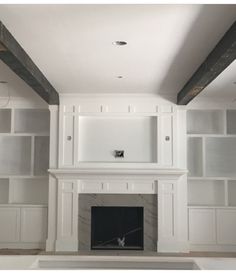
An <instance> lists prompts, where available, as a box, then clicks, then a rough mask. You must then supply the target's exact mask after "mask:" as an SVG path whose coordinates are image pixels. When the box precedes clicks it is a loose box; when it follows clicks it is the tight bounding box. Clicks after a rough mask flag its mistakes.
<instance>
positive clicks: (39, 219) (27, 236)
mask: <svg viewBox="0 0 236 273" xmlns="http://www.w3.org/2000/svg"><path fill="white" fill-rule="evenodd" d="M46 237H47V208H22V209H21V242H30V243H39V242H45V241H46Z"/></svg>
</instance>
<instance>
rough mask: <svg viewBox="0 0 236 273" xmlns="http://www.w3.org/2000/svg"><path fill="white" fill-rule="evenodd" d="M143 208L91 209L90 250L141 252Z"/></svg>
mask: <svg viewBox="0 0 236 273" xmlns="http://www.w3.org/2000/svg"><path fill="white" fill-rule="evenodd" d="M143 227H144V224H143V207H102V206H101V207H91V249H110V250H112V249H114V250H115V249H120V250H128V249H130V250H143V234H144V228H143Z"/></svg>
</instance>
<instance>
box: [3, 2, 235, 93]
mask: <svg viewBox="0 0 236 273" xmlns="http://www.w3.org/2000/svg"><path fill="white" fill-rule="evenodd" d="M235 18H236V5H1V6H0V19H1V21H2V22H3V23H4V24H5V26H6V27H7V28H8V29H9V31H10V32H11V33H12V34H13V35H14V37H15V38H16V39H17V41H18V42H19V43H20V44H21V45H22V47H23V48H24V49H25V51H26V52H27V53H28V54H29V55H30V57H31V58H32V59H33V61H34V62H35V64H36V65H37V66H38V67H39V68H40V70H41V71H42V72H43V73H44V74H45V76H46V77H47V79H48V80H49V81H50V82H51V84H52V85H53V86H54V87H55V88H56V90H57V91H58V92H60V93H148V94H149V93H151V94H162V95H169V94H171V95H176V94H177V93H178V92H179V91H180V89H181V88H182V87H183V85H184V84H185V83H186V81H187V80H188V79H189V78H190V76H191V75H192V74H193V72H194V71H195V70H196V69H197V67H198V66H199V65H200V64H201V62H202V61H203V60H204V59H205V57H206V56H207V55H208V54H209V52H210V51H211V50H212V49H213V48H214V46H215V45H216V43H217V42H218V41H219V39H220V38H221V37H222V36H223V34H224V33H225V32H226V30H227V29H228V28H229V27H230V26H231V24H232V23H233V22H234V20H235ZM116 40H124V41H127V43H128V44H127V46H123V47H117V46H114V45H113V44H112V42H113V41H116ZM234 69H235V68H234ZM4 71H5V72H4ZM119 75H122V76H123V78H122V79H118V78H117V76H119ZM4 77H7V76H6V69H5V70H4V65H3V64H1V65H0V80H4ZM11 77H13V76H12V75H11ZM235 80H236V79H235ZM218 86H220V84H218V85H215V87H217V88H218ZM234 86H235V85H234ZM18 89H19V90H15V91H13V92H15V94H14V95H16V96H17V95H19V94H20V93H21V91H20V89H21V88H18ZM23 89H24V88H23ZM23 89H22V90H23ZM221 89H222V86H221ZM22 92H23V93H24V95H26V94H28V93H29V92H28V91H27V90H26V91H22Z"/></svg>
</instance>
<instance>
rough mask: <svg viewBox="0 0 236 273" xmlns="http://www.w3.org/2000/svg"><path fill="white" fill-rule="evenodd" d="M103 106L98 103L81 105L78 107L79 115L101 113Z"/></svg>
mask: <svg viewBox="0 0 236 273" xmlns="http://www.w3.org/2000/svg"><path fill="white" fill-rule="evenodd" d="M102 111H103V105H102V104H99V103H96V102H94V103H93V102H87V103H81V104H80V105H79V107H78V112H79V113H81V114H82V113H101V112H102Z"/></svg>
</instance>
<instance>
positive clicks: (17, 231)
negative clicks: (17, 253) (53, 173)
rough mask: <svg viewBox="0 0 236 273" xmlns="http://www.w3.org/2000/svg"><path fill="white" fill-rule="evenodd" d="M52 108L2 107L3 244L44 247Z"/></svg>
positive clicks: (0, 220)
mask: <svg viewBox="0 0 236 273" xmlns="http://www.w3.org/2000/svg"><path fill="white" fill-rule="evenodd" d="M49 118H50V114H49V110H47V109H23V108H20V109H16V108H12V109H0V248H43V247H44V244H45V241H46V233H47V203H48V173H47V170H48V168H49Z"/></svg>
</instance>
